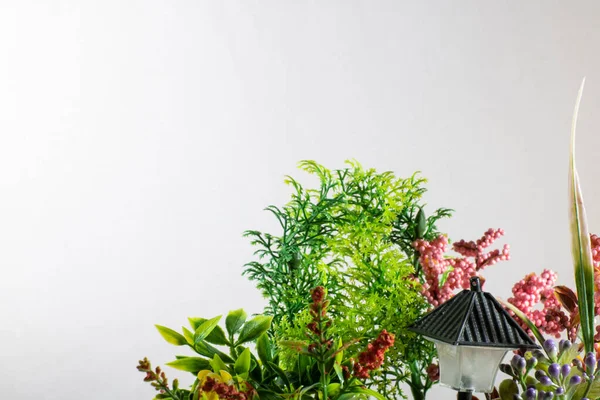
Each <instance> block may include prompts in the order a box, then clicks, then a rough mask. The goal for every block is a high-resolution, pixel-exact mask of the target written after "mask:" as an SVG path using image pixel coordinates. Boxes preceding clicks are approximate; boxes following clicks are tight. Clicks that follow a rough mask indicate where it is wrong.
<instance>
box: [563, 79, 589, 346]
mask: <svg viewBox="0 0 600 400" xmlns="http://www.w3.org/2000/svg"><path fill="white" fill-rule="evenodd" d="M584 84H585V79H584V80H583V82H581V87H580V88H579V93H578V95H577V102H576V103H575V111H574V112H573V122H572V125H571V158H570V168H569V200H570V203H571V206H570V207H569V217H570V222H571V251H572V253H573V266H574V268H575V284H576V286H577V298H578V299H579V317H580V320H581V334H582V336H583V343H584V344H585V350H586V352H590V351H593V350H594V265H593V262H592V250H591V245H590V234H589V232H588V229H587V220H586V216H585V207H584V206H583V196H582V194H581V188H580V186H579V176H578V174H577V168H575V130H576V127H577V114H578V112H579V103H580V102H581V95H582V93H583V86H584Z"/></svg>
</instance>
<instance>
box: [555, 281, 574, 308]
mask: <svg viewBox="0 0 600 400" xmlns="http://www.w3.org/2000/svg"><path fill="white" fill-rule="evenodd" d="M554 296H555V297H556V299H557V300H558V302H559V303H560V304H561V305H562V306H563V307H564V308H565V310H567V311H568V312H569V313H570V314H571V313H573V312H575V310H576V309H577V295H576V294H575V292H574V291H573V290H571V289H570V288H568V287H566V286H555V287H554Z"/></svg>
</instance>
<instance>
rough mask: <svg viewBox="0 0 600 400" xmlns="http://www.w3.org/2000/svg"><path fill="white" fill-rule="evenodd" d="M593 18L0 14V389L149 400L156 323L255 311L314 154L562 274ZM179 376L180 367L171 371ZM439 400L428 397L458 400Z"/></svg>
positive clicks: (168, 356) (594, 118) (315, 8)
mask: <svg viewBox="0 0 600 400" xmlns="http://www.w3.org/2000/svg"><path fill="white" fill-rule="evenodd" d="M599 17H600V5H598V3H595V2H592V1H589V2H583V1H582V2H567V1H563V2H556V1H541V0H540V1H527V2H522V1H512V2H504V1H497V2H481V1H428V2H416V1H415V2H402V1H387V2H386V1H237V2H234V1H212V2H208V1H197V0H195V1H183V0H178V1H166V0H165V1H157V0H152V1H150V0H145V1H141V0H140V1H132V0H129V1H97V2H90V1H75V0H73V1H57V0H52V1H43V0H40V1H16V0H15V1H9V0H4V1H2V2H0V56H1V60H2V61H1V62H0V271H1V272H2V274H1V276H0V397H1V398H3V399H4V398H6V399H19V400H20V399H23V400H26V399H27V400H29V399H68V400H71V399H86V400H99V399H109V398H110V399H140V400H142V399H150V398H151V397H152V395H153V393H154V392H153V390H152V389H151V388H150V387H149V386H148V385H147V384H144V383H143V382H142V378H143V376H142V374H140V373H138V372H137V371H136V369H135V366H136V363H137V360H138V359H140V358H142V357H143V356H148V357H149V358H150V359H151V360H153V361H154V362H155V363H164V362H167V361H170V360H172V359H173V355H174V354H178V353H181V351H179V350H178V349H176V348H174V347H172V346H170V345H168V344H167V343H165V342H163V341H162V339H161V338H160V337H159V335H158V334H157V332H156V331H155V330H154V327H153V324H154V323H160V324H163V325H167V326H171V327H179V326H181V325H183V324H185V322H186V317H187V316H205V317H212V316H215V315H219V314H223V313H226V312H227V311H228V310H230V309H235V308H239V307H242V306H243V307H245V308H246V309H247V311H248V312H259V311H260V310H261V308H262V305H263V300H262V299H261V296H260V294H259V293H258V292H257V291H256V290H255V289H254V286H253V284H252V283H250V282H248V281H246V280H245V278H242V277H241V276H240V273H241V271H242V266H243V264H244V263H245V262H247V261H249V260H250V259H251V253H252V248H251V247H250V246H249V244H248V241H247V240H245V239H243V238H242V237H241V233H242V231H243V230H245V229H249V228H256V229H263V230H267V229H273V228H274V227H275V225H274V221H273V220H272V218H270V217H269V215H268V214H267V213H265V212H264V211H262V209H263V208H264V207H265V206H266V205H268V204H271V203H274V204H282V203H283V202H285V201H286V199H287V196H288V194H289V192H288V189H287V188H286V186H285V185H284V184H283V183H282V181H283V177H284V175H285V174H294V175H295V176H300V177H302V174H299V173H298V172H297V171H296V169H295V168H296V163H297V161H299V160H302V159H315V160H317V161H319V162H321V163H323V164H325V165H326V166H328V167H330V168H340V167H343V161H344V160H345V159H348V158H356V159H357V160H359V161H360V162H362V163H363V164H364V165H365V166H368V167H374V168H377V169H378V170H381V171H383V170H392V171H394V172H396V173H397V174H398V175H400V176H408V175H409V174H411V173H412V172H413V171H415V170H421V171H423V173H424V175H425V176H427V177H428V178H429V179H430V183H429V189H430V192H429V193H428V195H427V201H428V202H429V204H430V206H432V207H438V206H445V207H451V208H454V209H456V214H455V217H454V218H453V219H452V220H451V221H449V222H447V223H444V224H443V225H442V229H443V230H445V231H447V232H448V233H449V234H450V236H451V238H453V239H454V240H458V239H460V238H466V239H475V238H477V237H479V236H480V234H481V233H482V232H483V231H484V230H485V229H487V228H489V227H502V228H504V229H505V230H506V233H507V235H506V242H507V243H510V244H511V245H512V255H513V258H512V260H511V261H510V262H509V263H504V264H498V265H496V266H494V267H493V268H490V269H489V270H488V271H487V273H486V276H487V278H488V286H487V288H488V290H490V291H492V292H493V293H494V294H496V295H497V296H500V297H504V298H506V297H508V296H509V295H510V289H511V287H512V283H513V282H514V281H516V280H517V279H519V278H520V277H522V276H523V275H524V274H525V273H527V272H530V271H536V272H539V271H541V270H542V269H543V268H553V269H555V270H557V271H558V272H559V273H560V279H561V282H563V283H570V282H572V272H571V266H570V253H569V240H568V237H569V236H568V224H567V164H568V141H569V127H570V117H571V113H572V109H573V104H574V101H575V96H576V92H577V88H578V86H579V83H580V80H581V78H582V77H583V76H584V75H587V77H588V84H587V88H586V92H585V94H584V99H583V105H582V110H581V119H580V121H581V122H580V125H579V127H580V129H579V139H578V150H579V151H578V165H579V170H580V175H581V178H582V185H583V190H584V194H585V199H586V203H587V205H588V214H589V215H588V216H589V222H590V225H591V229H592V230H593V231H596V232H598V231H600V184H599V183H598V178H597V172H598V170H599V169H600V160H599V159H598V154H599V152H598V150H599V146H600V139H599V136H598V134H597V132H598V129H599V128H600V114H599V113H598V112H597V110H599V109H600V56H599V53H598V49H599V46H598V45H599V43H600V28H598V20H599ZM168 373H169V375H170V376H171V377H174V376H176V375H177V373H176V372H175V371H173V370H170V369H169V370H168ZM452 396H453V393H451V392H450V391H449V390H447V389H439V390H438V391H437V392H436V393H435V394H434V395H433V396H432V398H442V397H443V398H452Z"/></svg>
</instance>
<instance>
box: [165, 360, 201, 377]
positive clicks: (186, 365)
mask: <svg viewBox="0 0 600 400" xmlns="http://www.w3.org/2000/svg"><path fill="white" fill-rule="evenodd" d="M166 365H168V366H169V367H173V368H175V369H178V370H181V371H187V372H191V373H192V374H198V372H200V371H202V370H204V369H208V368H209V367H210V361H209V360H207V359H205V358H200V357H185V358H179V359H177V360H175V361H171V362H168V363H167V364H166Z"/></svg>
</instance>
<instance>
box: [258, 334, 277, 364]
mask: <svg viewBox="0 0 600 400" xmlns="http://www.w3.org/2000/svg"><path fill="white" fill-rule="evenodd" d="M256 352H257V353H258V358H260V361H262V363H263V365H267V363H268V362H269V361H273V346H272V345H271V340H270V339H269V335H267V334H266V333H263V334H262V335H260V336H259V337H258V339H257V340H256Z"/></svg>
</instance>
